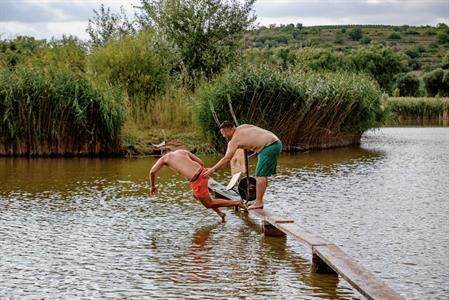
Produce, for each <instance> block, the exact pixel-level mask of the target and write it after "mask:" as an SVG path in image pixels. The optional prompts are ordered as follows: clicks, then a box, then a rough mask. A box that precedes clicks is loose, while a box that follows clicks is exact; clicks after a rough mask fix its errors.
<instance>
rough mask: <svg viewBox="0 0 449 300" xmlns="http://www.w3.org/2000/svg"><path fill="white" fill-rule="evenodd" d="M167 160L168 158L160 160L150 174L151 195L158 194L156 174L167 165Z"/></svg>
mask: <svg viewBox="0 0 449 300" xmlns="http://www.w3.org/2000/svg"><path fill="white" fill-rule="evenodd" d="M165 159H166V158H165V157H164V156H162V157H161V158H159V159H158V161H157V162H156V163H155V164H154V165H153V167H152V168H151V170H150V173H149V174H148V180H149V185H150V194H151V195H154V194H157V188H156V174H157V172H159V170H160V169H161V168H162V167H163V166H164V165H165V163H166V162H165Z"/></svg>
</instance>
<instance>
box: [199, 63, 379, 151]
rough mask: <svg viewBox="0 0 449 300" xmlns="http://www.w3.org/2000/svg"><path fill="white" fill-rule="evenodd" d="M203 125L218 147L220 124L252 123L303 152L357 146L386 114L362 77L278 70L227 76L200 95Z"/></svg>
mask: <svg viewBox="0 0 449 300" xmlns="http://www.w3.org/2000/svg"><path fill="white" fill-rule="evenodd" d="M197 97H198V101H199V104H200V112H199V120H200V125H201V127H202V129H203V131H204V133H205V134H206V136H208V137H210V138H211V140H212V142H213V144H214V145H220V144H221V145H222V143H223V139H222V137H221V136H220V135H219V133H218V132H217V126H216V122H215V121H214V118H213V113H212V111H215V113H216V115H217V117H218V119H219V121H223V120H232V113H231V107H232V109H233V111H234V112H235V115H236V117H237V119H238V121H239V122H240V123H251V124H255V125H258V126H261V127H263V128H266V129H269V130H271V131H273V132H274V133H276V134H277V135H278V136H279V138H281V140H282V141H283V143H284V145H285V149H290V150H301V149H310V148H327V147H335V146H344V145H349V144H356V143H358V142H359V141H360V137H361V134H362V133H363V132H364V131H365V130H367V129H368V128H370V127H376V126H378V125H379V124H380V123H381V122H382V120H383V118H384V116H385V113H384V111H383V109H382V105H381V99H382V97H381V92H380V90H379V88H378V86H377V84H376V83H374V82H373V81H372V80H370V79H369V78H368V77H366V76H364V75H357V74H350V73H311V72H308V73H290V72H281V71H279V70H277V69H275V68H270V67H267V66H262V67H242V68H238V69H234V70H228V71H226V72H225V73H224V74H223V75H221V76H219V77H217V78H216V79H215V80H213V81H212V82H211V83H210V84H207V85H203V86H202V87H201V88H200V89H199V90H198V93H197Z"/></svg>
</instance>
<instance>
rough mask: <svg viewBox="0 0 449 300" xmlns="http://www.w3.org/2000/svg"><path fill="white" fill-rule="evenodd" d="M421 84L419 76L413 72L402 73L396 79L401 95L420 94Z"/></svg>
mask: <svg viewBox="0 0 449 300" xmlns="http://www.w3.org/2000/svg"><path fill="white" fill-rule="evenodd" d="M419 86H420V81H419V78H418V76H416V75H414V74H411V73H408V74H400V75H399V76H398V78H397V79H396V88H397V89H399V95H400V96H413V97H417V96H419ZM399 95H397V96H399Z"/></svg>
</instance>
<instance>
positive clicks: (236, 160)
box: [230, 149, 246, 175]
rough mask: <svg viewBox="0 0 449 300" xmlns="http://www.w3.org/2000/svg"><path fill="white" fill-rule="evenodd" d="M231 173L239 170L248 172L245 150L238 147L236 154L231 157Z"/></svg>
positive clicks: (244, 172)
mask: <svg viewBox="0 0 449 300" xmlns="http://www.w3.org/2000/svg"><path fill="white" fill-rule="evenodd" d="M230 165H231V174H232V175H234V174H236V173H238V172H242V174H246V166H245V150H243V149H237V151H235V154H234V156H233V157H232V158H231V162H230Z"/></svg>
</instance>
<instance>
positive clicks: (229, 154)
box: [204, 140, 237, 177]
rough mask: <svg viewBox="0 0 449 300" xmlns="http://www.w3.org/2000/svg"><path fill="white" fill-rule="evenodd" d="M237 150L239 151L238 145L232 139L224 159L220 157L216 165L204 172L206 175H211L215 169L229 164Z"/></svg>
mask: <svg viewBox="0 0 449 300" xmlns="http://www.w3.org/2000/svg"><path fill="white" fill-rule="evenodd" d="M235 151H237V145H236V144H234V143H233V142H232V140H231V141H230V142H229V144H228V148H227V149H226V154H225V156H223V158H222V159H220V160H219V161H218V162H217V163H216V164H215V166H213V167H212V168H209V169H207V170H206V172H204V175H205V176H207V177H209V176H210V175H212V174H213V173H214V172H215V171H217V170H219V169H220V168H222V167H223V166H224V165H225V164H227V163H228V162H229V161H231V159H232V157H234V154H235Z"/></svg>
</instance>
